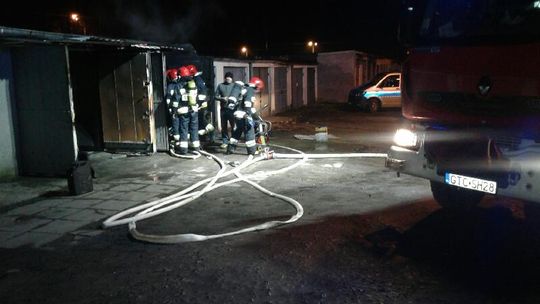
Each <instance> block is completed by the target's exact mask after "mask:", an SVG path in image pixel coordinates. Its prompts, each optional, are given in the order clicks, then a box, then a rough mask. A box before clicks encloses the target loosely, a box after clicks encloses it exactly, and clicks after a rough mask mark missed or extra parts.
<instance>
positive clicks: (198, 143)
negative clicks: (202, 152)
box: [193, 140, 201, 148]
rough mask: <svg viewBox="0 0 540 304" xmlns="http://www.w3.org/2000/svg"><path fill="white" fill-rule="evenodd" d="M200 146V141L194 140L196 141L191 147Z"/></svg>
mask: <svg viewBox="0 0 540 304" xmlns="http://www.w3.org/2000/svg"><path fill="white" fill-rule="evenodd" d="M200 146H201V142H200V141H198V140H196V141H194V142H193V147H194V148H198V147H200Z"/></svg>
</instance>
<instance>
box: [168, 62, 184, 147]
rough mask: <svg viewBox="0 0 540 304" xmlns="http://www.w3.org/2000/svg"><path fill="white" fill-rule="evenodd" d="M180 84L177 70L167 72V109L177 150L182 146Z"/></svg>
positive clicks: (173, 141)
mask: <svg viewBox="0 0 540 304" xmlns="http://www.w3.org/2000/svg"><path fill="white" fill-rule="evenodd" d="M180 98H181V96H180V83H179V77H178V70H177V69H168V70H167V93H166V94H165V101H166V102H167V109H169V116H170V118H171V124H172V137H173V139H172V145H173V147H175V149H177V148H179V147H180V146H179V145H180V121H179V116H178V106H179V102H180Z"/></svg>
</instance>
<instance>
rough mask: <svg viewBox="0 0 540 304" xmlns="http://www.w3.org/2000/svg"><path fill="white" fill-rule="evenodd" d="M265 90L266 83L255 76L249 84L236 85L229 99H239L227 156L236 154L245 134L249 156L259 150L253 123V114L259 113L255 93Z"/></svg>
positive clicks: (239, 83)
mask: <svg viewBox="0 0 540 304" xmlns="http://www.w3.org/2000/svg"><path fill="white" fill-rule="evenodd" d="M263 88H264V82H263V81H262V79H260V78H259V77H255V76H254V77H251V79H250V80H249V83H248V84H243V83H241V82H239V81H237V82H236V83H235V86H234V88H233V91H232V93H231V96H230V97H229V99H235V98H237V100H238V105H237V108H236V110H235V111H234V118H235V128H234V129H233V134H232V138H231V140H230V142H229V145H228V146H227V152H226V153H227V154H232V153H234V150H236V145H237V144H238V140H239V139H240V137H241V136H242V133H244V134H245V141H246V148H247V153H248V155H254V154H255V152H256V149H257V147H256V145H257V143H256V142H255V122H254V121H253V114H255V113H256V112H257V110H256V109H255V93H257V92H259V91H260V90H262V89H263Z"/></svg>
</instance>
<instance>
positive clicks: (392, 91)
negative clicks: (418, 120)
mask: <svg viewBox="0 0 540 304" xmlns="http://www.w3.org/2000/svg"><path fill="white" fill-rule="evenodd" d="M379 89H380V91H379V97H380V99H381V106H382V107H399V106H401V90H400V77H399V75H396V74H392V75H388V76H386V78H384V79H383V80H382V81H381V82H380V84H379Z"/></svg>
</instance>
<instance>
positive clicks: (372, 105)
mask: <svg viewBox="0 0 540 304" xmlns="http://www.w3.org/2000/svg"><path fill="white" fill-rule="evenodd" d="M380 109H381V103H380V102H379V100H378V99H377V98H370V99H369V100H368V111H369V112H370V113H376V112H378V111H379V110H380Z"/></svg>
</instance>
